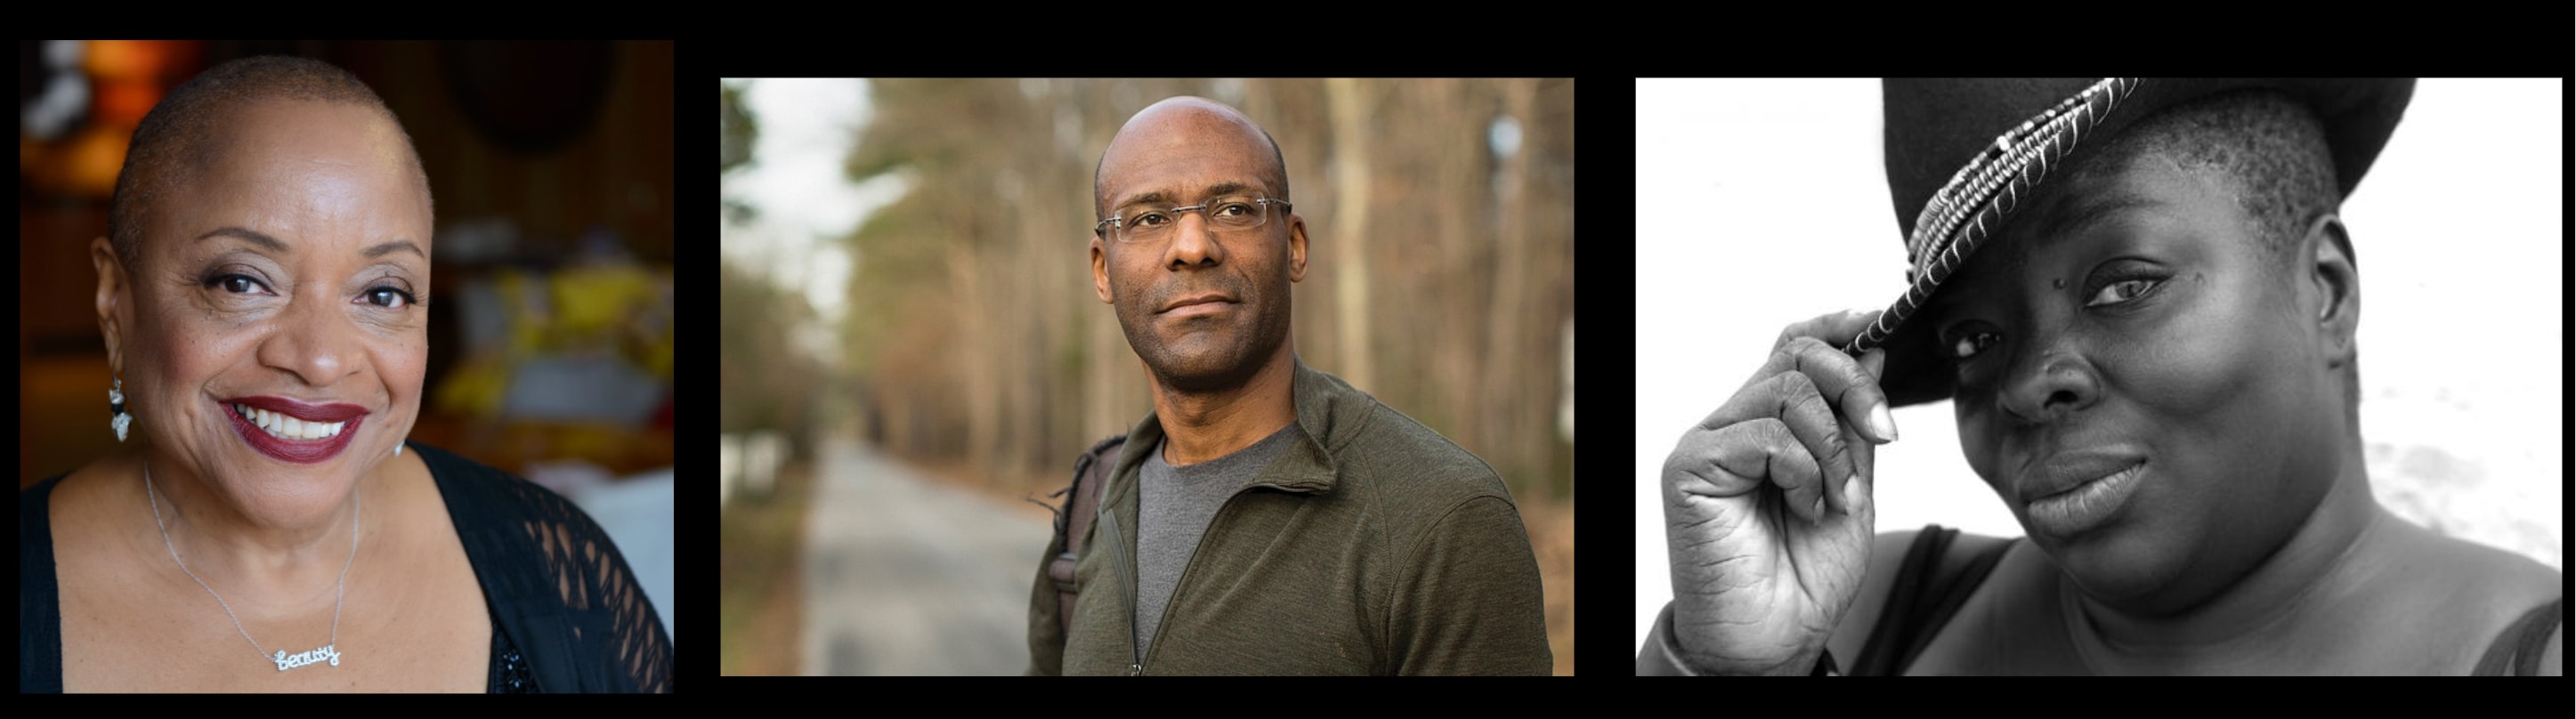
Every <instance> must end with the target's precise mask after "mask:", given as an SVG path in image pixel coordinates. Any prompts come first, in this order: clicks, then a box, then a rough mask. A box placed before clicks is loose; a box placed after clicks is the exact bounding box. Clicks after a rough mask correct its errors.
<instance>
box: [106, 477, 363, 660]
mask: <svg viewBox="0 0 2576 719" xmlns="http://www.w3.org/2000/svg"><path fill="white" fill-rule="evenodd" d="M143 500H144V501H145V502H149V503H151V505H152V525H153V526H155V527H160V528H161V546H162V547H163V548H165V549H169V550H170V561H172V562H177V563H178V564H179V571H182V572H188V578H189V579H196V580H197V586H199V587H205V590H206V593H207V594H213V595H214V597H215V603H216V604H218V605H222V606H223V608H224V614H225V615H226V616H230V617H232V618H233V631H237V632H241V635H242V640H243V641H247V642H250V648H251V650H252V651H256V652H259V658H260V659H261V660H263V661H271V662H276V663H277V670H278V671H281V672H282V671H286V670H288V669H294V668H296V667H300V666H304V665H307V664H320V663H322V662H325V661H328V662H330V663H331V666H335V667H336V666H340V650H339V649H338V647H339V646H340V606H339V605H336V604H335V605H333V606H332V607H331V643H329V644H324V645H322V648H320V649H315V650H313V651H309V652H305V653H302V654H297V655H293V656H288V655H287V653H286V650H284V649H280V650H277V653H276V654H275V655H271V654H269V652H268V650H266V649H261V648H260V646H259V640H257V639H252V638H250V630H247V629H243V628H242V623H241V615H238V614H233V605H231V604H227V603H225V602H224V595H221V594H215V588H214V587H209V586H206V580H204V579H198V578H197V573H196V572H189V571H188V563H187V562H182V561H179V549H178V547H176V546H173V545H172V544H170V527H169V526H168V525H165V524H162V523H161V500H160V499H159V498H158V494H157V493H155V492H154V491H153V490H152V463H151V462H149V461H146V462H144V463H143ZM366 511H367V495H366V494H365V493H363V492H362V493H360V494H359V495H358V510H357V513H356V514H355V515H353V516H351V517H350V518H349V523H350V525H349V561H348V562H345V563H342V564H341V565H340V590H339V593H340V603H342V604H346V603H347V602H348V600H349V565H351V564H355V563H357V561H358V531H359V530H360V529H363V528H365V527H366V524H365V523H364V522H365V520H364V515H365V514H366Z"/></svg>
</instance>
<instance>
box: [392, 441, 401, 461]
mask: <svg viewBox="0 0 2576 719" xmlns="http://www.w3.org/2000/svg"><path fill="white" fill-rule="evenodd" d="M394 456H396V457H400V456H402V443H401V442H395V443H394Z"/></svg>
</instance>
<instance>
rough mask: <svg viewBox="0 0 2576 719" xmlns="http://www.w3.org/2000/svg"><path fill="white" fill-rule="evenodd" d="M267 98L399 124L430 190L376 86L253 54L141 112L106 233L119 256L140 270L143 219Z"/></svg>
mask: <svg viewBox="0 0 2576 719" xmlns="http://www.w3.org/2000/svg"><path fill="white" fill-rule="evenodd" d="M267 100H316V101H321V102H328V103H333V104H342V105H359V106H363V107H366V108H367V109H370V110H374V111H375V112H376V114H378V115H381V116H383V117H384V118H385V121H386V122H390V123H393V126H394V132H396V133H399V134H401V135H402V138H403V150H404V151H406V152H410V153H411V159H412V162H411V166H412V172H413V173H414V174H416V175H418V176H419V177H420V185H421V187H422V188H424V190H426V188H428V187H429V174H428V173H427V172H426V171H424V170H423V169H421V165H420V150H418V149H417V148H414V147H412V145H411V134H410V133H408V132H405V131H404V130H403V129H402V120H401V119H400V118H396V117H394V111H393V110H392V109H389V108H387V107H385V101H384V100H383V99H381V98H378V97H376V92H375V91H374V90H371V89H368V88H367V84H366V83H363V82H359V81H358V78H357V76H354V75H350V74H349V72H348V71H347V70H342V69H340V68H338V67H334V66H332V65H331V64H330V63H326V62H322V61H319V60H308V59H305V58H300V57H281V56H265V57H249V58H242V59H239V60H234V61H232V62H227V63H224V64H221V65H217V66H215V67H213V68H211V69H208V70H206V71H205V72H203V73H200V74H198V75H197V76H196V77H195V78H193V79H190V80H189V81H188V82H186V83H184V84H181V85H180V86H179V87H178V89H176V90H172V91H170V96H169V97H166V98H163V99H162V100H161V103H160V104H158V105H154V106H153V107H152V112H151V114H148V115H145V116H143V124H142V125H140V126H137V127H135V128H134V141H133V143H132V144H131V145H130V146H128V147H127V148H126V151H125V168H124V169H123V170H120V171H118V172H117V174H116V196H115V198H114V199H112V200H110V201H109V203H108V213H107V236H108V241H109V242H111V243H114V244H115V245H116V255H117V259H118V260H119V261H120V262H122V263H123V264H124V265H125V267H126V270H127V271H129V272H131V271H133V270H134V269H135V262H136V261H137V260H139V259H140V258H141V257H142V255H143V226H144V222H143V217H144V214H145V213H146V212H148V211H149V210H150V209H151V207H152V204H153V203H154V202H157V201H159V200H160V199H161V198H162V197H163V196H164V195H165V194H166V193H167V192H168V191H169V189H170V188H172V187H176V186H179V185H182V184H185V183H187V182H189V181H191V180H194V179H196V176H197V175H198V174H199V173H202V172H204V171H206V170H207V169H209V168H211V167H212V166H213V165H214V162H215V159H216V158H217V157H219V156H220V155H221V150H222V149H223V142H222V139H223V138H222V137H221V136H219V135H218V134H217V130H218V126H219V125H220V123H219V122H218V121H219V120H220V119H221V118H222V117H223V116H224V115H225V114H226V113H228V112H230V111H231V110H232V109H234V108H237V107H241V106H244V105H249V104H253V103H256V102H261V101H267Z"/></svg>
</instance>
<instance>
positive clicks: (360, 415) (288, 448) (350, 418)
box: [217, 396, 367, 464]
mask: <svg viewBox="0 0 2576 719" xmlns="http://www.w3.org/2000/svg"><path fill="white" fill-rule="evenodd" d="M217 404H218V405H219V406H221V407H222V408H223V410H224V416H226V417H229V418H231V420H232V422H231V424H232V426H233V431H234V433H235V434H238V435H240V436H241V438H242V442H243V443H245V444H248V445H250V446H251V448H252V449H256V450H259V451H260V453H261V454H266V455H268V456H270V457H272V458H275V459H277V460H278V461H282V462H293V463H296V464H312V463H316V462H322V461H326V460H329V459H331V458H333V457H337V456H340V451H341V450H343V449H347V448H348V447H349V440H350V438H352V437H356V436H358V428H359V427H360V426H361V425H363V424H365V422H366V419H367V409H366V408H365V407H360V406H358V405H354V404H347V403H332V404H308V403H304V402H298V401H295V400H291V399H285V398H282V397H267V396H260V397H240V398H235V399H232V400H229V401H223V400H219V401H218V402H217Z"/></svg>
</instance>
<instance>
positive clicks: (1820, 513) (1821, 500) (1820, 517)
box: [1816, 494, 1825, 522]
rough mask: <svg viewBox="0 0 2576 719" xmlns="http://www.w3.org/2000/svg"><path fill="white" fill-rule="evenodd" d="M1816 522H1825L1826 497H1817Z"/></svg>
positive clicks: (1820, 495)
mask: <svg viewBox="0 0 2576 719" xmlns="http://www.w3.org/2000/svg"><path fill="white" fill-rule="evenodd" d="M1816 521H1819V522H1822V521H1825V495H1822V494H1819V495H1816Z"/></svg>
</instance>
